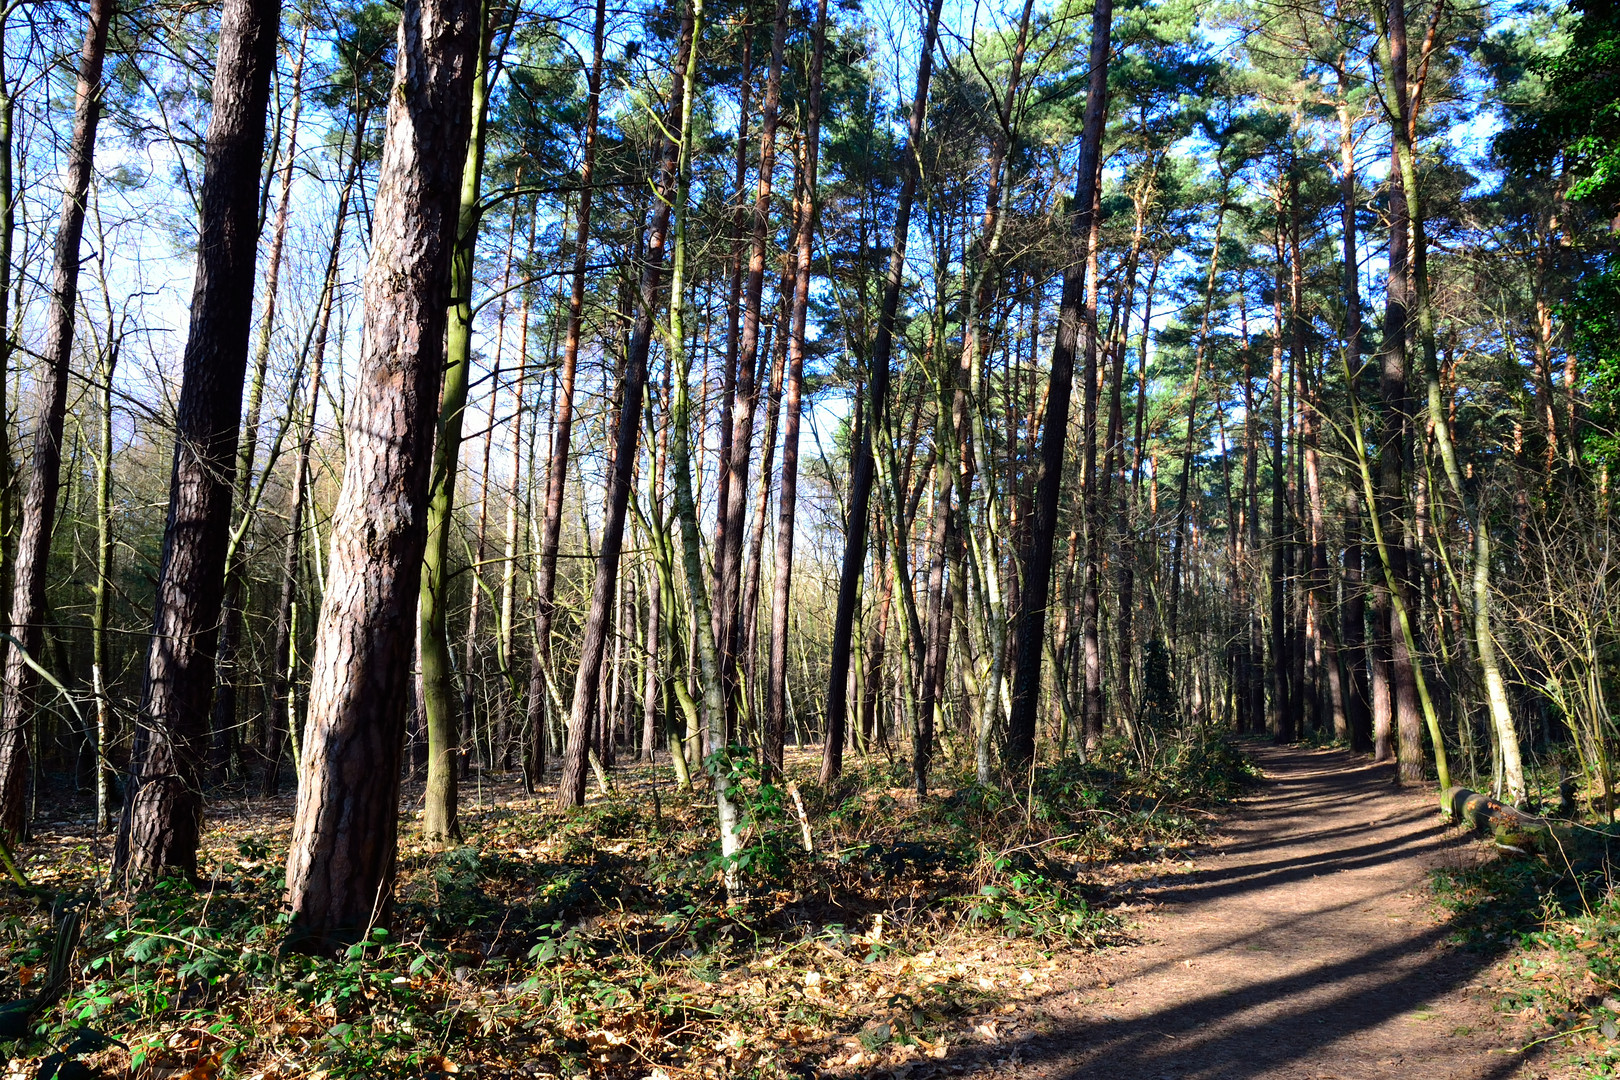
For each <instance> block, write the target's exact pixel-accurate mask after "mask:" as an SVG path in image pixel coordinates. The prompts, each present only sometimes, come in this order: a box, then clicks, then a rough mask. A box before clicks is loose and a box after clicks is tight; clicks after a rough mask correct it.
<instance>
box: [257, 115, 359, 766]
mask: <svg viewBox="0 0 1620 1080" xmlns="http://www.w3.org/2000/svg"><path fill="white" fill-rule="evenodd" d="M369 124H370V111H369V109H367V108H365V107H361V108H359V109H357V110H356V113H355V122H354V125H355V129H354V133H353V134H352V135H351V136H350V145H349V165H348V169H347V173H346V175H345V176H344V178H343V186H342V187H341V188H340V189H339V190H338V201H337V215H336V220H335V221H334V222H333V225H332V243H331V245H330V247H329V248H328V249H327V257H326V276H325V278H324V279H323V282H322V285H321V296H320V300H319V301H318V302H317V309H316V313H315V325H314V328H313V332H312V336H311V339H310V345H309V404H308V405H307V406H306V407H305V412H304V416H303V424H302V427H303V430H302V431H301V432H300V434H299V438H298V453H297V456H296V459H295V461H294V463H293V490H292V498H291V500H290V502H289V509H288V511H287V540H286V544H285V546H284V548H283V550H282V562H281V586H280V595H279V596H278V598H277V602H276V622H275V629H274V630H273V632H272V634H271V638H270V640H271V646H270V677H269V680H268V681H269V693H268V694H267V695H266V698H267V702H268V708H267V710H266V713H267V715H266V716H265V720H264V723H265V744H266V745H265V761H264V772H263V774H262V776H261V779H260V793H261V794H263V795H264V796H265V797H266V798H268V797H270V796H272V795H274V794H276V792H277V791H278V790H279V788H280V786H281V753H282V746H283V743H284V742H285V741H287V740H288V739H290V738H293V737H295V736H296V733H297V732H298V725H297V710H296V708H295V707H294V702H293V699H292V696H291V691H292V686H293V677H294V674H295V673H296V669H295V667H294V665H293V663H292V658H293V656H294V654H295V650H296V648H297V639H296V635H295V634H294V629H295V627H294V626H293V618H294V614H293V612H294V604H295V602H296V600H297V596H298V566H299V561H300V555H301V553H302V550H303V540H304V535H305V533H306V531H307V523H306V515H307V510H306V504H307V502H308V500H309V489H310V456H311V453H312V452H313V450H314V446H315V417H316V414H317V412H318V411H319V408H320V401H321V375H322V367H323V365H324V363H325V360H326V342H327V335H328V332H329V330H330V328H331V324H332V308H333V306H334V305H335V304H336V302H337V286H338V270H339V267H340V266H341V263H342V255H343V233H344V229H345V226H346V225H347V223H348V219H349V201H350V199H351V198H352V197H353V194H354V188H355V184H356V182H357V180H358V179H359V176H360V166H361V163H362V162H363V161H364V159H365V143H366V129H367V127H368V126H369ZM294 389H295V390H296V387H295V388H294ZM295 745H296V744H295ZM293 760H294V763H295V764H296V762H297V756H296V755H295V756H294V759H293Z"/></svg>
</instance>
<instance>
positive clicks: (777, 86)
mask: <svg viewBox="0 0 1620 1080" xmlns="http://www.w3.org/2000/svg"><path fill="white" fill-rule="evenodd" d="M787 20H788V3H787V0H777V3H776V19H775V22H774V24H773V29H772V31H771V59H770V67H769V69H768V71H767V73H766V76H765V100H764V102H763V103H762V106H761V110H760V134H759V140H760V141H759V178H758V181H757V184H756V187H755V193H754V208H753V233H752V238H751V246H750V249H749V255H748V275H747V280H746V284H745V285H744V287H743V310H742V330H741V337H740V339H739V341H738V343H737V351H738V361H737V363H738V368H737V385H736V406H735V407H734V408H733V410H732V416H731V430H730V431H729V432H728V433H727V438H728V440H729V445H728V446H727V449H728V450H729V452H730V454H729V458H728V459H727V460H726V461H725V462H724V463H723V464H722V469H723V470H724V471H723V476H724V492H723V494H724V499H723V501H722V502H721V504H720V514H719V532H720V535H719V538H718V539H719V541H720V542H719V544H718V545H717V547H718V551H717V554H716V562H717V563H718V566H717V568H716V571H715V577H716V579H717V580H718V582H719V589H718V591H717V592H716V594H715V615H716V618H715V621H716V624H717V629H718V633H717V636H716V640H717V642H718V646H717V647H718V649H719V653H720V676H721V680H722V682H723V689H724V691H725V697H726V728H727V730H728V731H731V730H734V729H735V727H736V718H737V709H738V695H739V680H738V678H737V661H738V654H739V652H740V650H741V649H742V647H743V642H742V641H741V634H740V630H741V621H742V620H741V610H740V608H741V587H742V570H743V546H742V545H743V525H744V518H745V515H746V514H747V511H748V474H749V469H750V465H751V464H752V454H753V451H754V446H753V441H754V416H755V413H756V411H757V409H758V404H759V381H760V380H759V371H760V366H759V355H760V347H759V343H760V321H761V320H760V312H761V304H762V302H763V301H762V297H763V294H764V286H765V260H766V256H767V253H768V251H769V245H768V241H769V239H770V238H769V236H768V228H767V226H768V224H769V220H770V210H771V193H772V184H773V182H774V173H775V170H776V130H777V117H778V111H779V108H780V104H781V98H782V52H783V48H784V43H785V42H786V40H787ZM768 355H769V354H768V352H767V358H768ZM760 483H761V485H763V486H765V487H767V488H768V487H769V486H770V481H769V479H768V478H767V477H765V476H764V475H763V474H761V479H760ZM750 647H751V646H750ZM750 692H752V688H750Z"/></svg>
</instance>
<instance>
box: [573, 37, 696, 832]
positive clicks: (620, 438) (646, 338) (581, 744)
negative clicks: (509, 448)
mask: <svg viewBox="0 0 1620 1080" xmlns="http://www.w3.org/2000/svg"><path fill="white" fill-rule="evenodd" d="M691 48H692V27H691V23H690V20H686V21H685V25H684V26H683V27H682V31H681V42H680V46H679V49H678V53H677V63H676V71H677V72H684V71H685V70H686V61H687V55H688V52H689V50H690V49H691ZM673 81H674V84H675V87H676V91H675V93H674V95H673V98H674V100H673V101H671V103H670V107H669V109H670V115H671V116H672V117H676V118H678V117H680V116H681V115H682V112H681V100H682V99H681V87H682V86H683V85H684V80H683V79H682V78H681V76H680V75H677V76H676V77H675V79H674V80H673ZM677 122H678V121H677ZM679 153H680V147H679V144H678V141H672V140H670V139H665V140H664V150H663V154H662V155H661V156H662V164H661V166H660V169H661V173H660V177H659V184H658V205H657V207H656V208H655V209H654V210H653V215H652V221H651V222H650V223H649V224H648V228H647V247H646V254H645V255H644V257H643V260H644V261H643V263H642V267H641V297H640V302H639V304H638V305H637V309H636V325H635V330H634V332H633V333H632V334H631V338H630V349H629V352H628V353H627V354H626V356H625V365H624V368H625V370H624V376H623V379H622V389H621V391H620V404H619V411H618V420H617V424H616V428H615V431H614V437H613V454H614V458H613V468H612V471H611V472H610V473H609V477H608V497H607V507H606V512H605V515H604V520H603V522H602V534H601V542H600V544H599V545H598V548H597V555H596V577H595V581H594V582H593V584H592V586H591V604H590V608H589V610H588V612H587V613H586V617H585V626H584V628H583V629H582V631H581V634H580V658H579V669H578V671H577V672H576V674H575V677H574V697H573V702H572V704H571V705H570V707H569V718H568V741H567V745H566V746H565V747H564V750H563V775H562V779H561V780H560V781H559V783H558V785H557V805H559V806H563V807H572V806H581V805H583V804H584V802H585V767H586V765H587V764H588V760H587V759H588V755H589V752H590V733H591V722H592V718H593V717H594V716H595V715H596V703H597V696H598V695H599V694H600V692H601V688H602V660H603V657H604V656H605V655H606V652H607V633H608V623H609V622H610V621H611V619H612V615H613V603H614V597H615V595H616V590H617V587H618V576H619V558H620V555H621V553H622V548H623V546H624V519H625V514H626V512H627V510H628V509H629V505H630V489H631V487H632V485H633V483H634V474H635V464H636V448H637V446H638V445H639V439H640V433H641V406H642V396H643V394H644V393H645V392H646V387H647V355H648V352H649V350H650V349H651V347H652V337H653V334H654V333H655V332H656V323H657V319H658V310H659V308H660V307H661V306H662V303H661V301H662V297H661V296H660V291H661V290H660V288H659V286H660V284H661V281H662V278H663V272H664V247H665V244H666V241H667V238H668V234H669V223H670V202H671V199H672V198H673V196H674V192H675V176H676V172H677V170H678V167H679ZM548 498H549V495H548Z"/></svg>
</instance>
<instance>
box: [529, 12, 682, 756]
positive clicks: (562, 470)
mask: <svg viewBox="0 0 1620 1080" xmlns="http://www.w3.org/2000/svg"><path fill="white" fill-rule="evenodd" d="M606 19H607V0H596V24H595V29H594V30H593V31H592V41H593V42H594V45H593V47H592V53H591V73H590V76H589V82H588V83H587V90H586V98H585V146H584V153H583V158H582V161H581V163H580V170H579V209H578V210H576V211H575V215H576V221H575V223H574V268H573V284H572V285H571V286H570V291H569V294H568V329H567V331H566V332H565V336H564V338H563V357H562V376H561V381H560V383H559V384H558V388H557V395H556V400H555V403H554V405H553V408H554V410H555V416H556V420H555V422H556V427H555V428H554V430H553V432H552V444H551V467H550V469H549V470H548V471H547V473H546V502H545V514H544V518H543V522H542V524H541V527H540V564H539V566H538V567H537V568H536V570H535V584H534V591H535V602H536V604H537V610H538V614H537V615H536V618H535V631H534V633H535V652H536V670H535V672H534V675H535V678H531V679H530V684H531V685H530V691H529V699H530V706H529V712H530V718H531V719H530V732H529V735H530V738H531V739H535V740H540V739H543V738H544V736H545V731H544V729H545V725H544V724H542V723H539V722H537V721H538V720H539V717H538V715H537V714H536V713H535V703H536V702H543V696H542V695H541V694H539V693H538V690H539V688H540V685H541V684H540V679H541V678H543V679H544V680H545V685H547V686H549V685H550V684H551V683H552V681H553V676H552V662H551V625H552V622H553V621H554V620H555V618H556V595H557V548H558V545H559V544H560V543H561V538H562V513H563V490H564V488H565V487H566V485H567V483H568V455H569V452H570V449H571V447H572V443H573V431H574V378H575V373H576V370H577V368H578V364H579V346H580V337H581V331H582V328H583V326H584V320H585V272H586V269H587V265H588V264H587V261H586V256H587V255H588V253H589V250H590V239H591V197H592V195H593V193H594V189H593V187H592V178H593V177H594V175H595V171H596V150H597V147H596V134H597V130H596V129H597V117H598V113H599V111H600V108H601V100H602V65H603V63H604V62H605V61H604V51H605V49H606V41H605V37H604V35H605V34H606ZM660 238H662V231H661V230H660ZM662 255H663V252H662V249H660V251H659V257H660V258H662ZM643 273H645V271H643ZM653 280H654V288H655V290H656V284H657V278H654V279H653ZM632 348H634V346H633V345H632ZM643 379H645V375H643ZM635 419H636V420H637V422H638V423H639V421H640V417H639V415H638V416H637V417H636V418H635ZM634 434H635V433H634V431H632V432H631V437H632V438H634ZM530 753H531V755H532V756H534V757H535V758H536V759H537V760H543V759H544V756H545V755H544V754H543V753H539V752H537V751H536V747H535V746H531V748H530Z"/></svg>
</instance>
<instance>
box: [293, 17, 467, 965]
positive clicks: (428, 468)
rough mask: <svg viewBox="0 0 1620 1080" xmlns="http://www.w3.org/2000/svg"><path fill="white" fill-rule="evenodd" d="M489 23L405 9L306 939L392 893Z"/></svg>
mask: <svg viewBox="0 0 1620 1080" xmlns="http://www.w3.org/2000/svg"><path fill="white" fill-rule="evenodd" d="M480 32H481V26H480V20H479V5H478V3H477V2H476V0H406V3H405V6H404V9H403V11H402V13H401V18H400V28H399V59H398V63H397V68H396V71H395V75H394V85H393V91H392V93H390V95H389V109H388V133H387V135H386V137H385V140H384V144H383V156H382V172H381V177H380V179H379V182H378V188H377V195H376V200H375V204H374V210H373V219H372V222H373V223H372V249H371V259H370V264H369V266H368V268H367V271H366V279H365V288H364V301H363V307H362V310H363V311H364V312H365V326H364V331H365V335H364V341H365V349H364V352H363V353H362V355H361V359H360V364H359V371H358V375H357V379H356V383H355V386H354V388H353V390H352V391H351V393H350V396H349V398H348V401H347V402H346V408H345V413H346V416H345V423H346V440H345V441H346V453H345V459H344V470H343V487H342V491H341V493H340V495H339V497H338V503H337V507H336V510H335V512H334V514H333V521H332V527H331V561H330V565H329V568H328V570H327V582H326V593H325V598H324V602H323V604H322V609H321V620H320V628H319V630H318V632H317V636H316V643H315V659H314V663H313V665H312V673H311V675H312V677H311V686H310V697H309V721H308V723H307V724H306V727H305V737H304V740H303V742H304V768H303V770H302V771H301V772H300V775H299V785H298V812H297V815H296V817H295V819H294V823H293V834H292V843H291V848H290V850H289V852H288V856H287V895H288V903H289V906H290V907H291V910H292V926H291V929H290V931H289V942H288V945H289V947H291V948H295V949H299V950H302V951H307V952H334V951H337V950H339V949H341V948H342V947H344V946H346V945H348V944H351V943H353V942H355V941H358V940H360V939H363V938H364V937H366V936H367V935H368V933H369V930H370V928H371V927H372V926H375V925H379V924H380V923H382V922H383V921H384V920H386V919H387V918H388V915H389V911H390V908H391V905H392V899H393V881H394V861H395V854H396V851H397V846H398V818H399V784H400V764H401V760H400V759H401V755H402V753H403V749H404V734H405V731H404V721H405V698H406V694H407V693H408V688H409V686H410V683H411V679H410V671H411V652H412V642H413V639H414V636H415V635H414V634H413V633H412V630H411V628H412V615H413V614H414V612H415V609H416V603H417V599H418V595H419V589H420V585H421V571H422V551H423V548H424V547H425V545H426V541H427V502H428V483H429V480H430V478H431V473H432V441H433V427H434V419H435V417H436V416H437V407H438V399H439V381H440V375H441V371H442V367H443V363H444V331H445V325H446V323H447V321H448V314H449V309H448V305H449V302H450V259H451V256H452V253H453V250H454V247H455V242H456V234H457V226H458V220H457V217H458V216H457V207H458V205H459V195H460V181H461V176H462V171H463V168H462V167H463V164H464V161H465V154H466V149H467V136H468V132H469V130H470V128H471V126H472V125H471V120H472V83H473V77H474V70H475V67H476V65H477V56H478V45H479V34H480Z"/></svg>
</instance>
